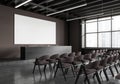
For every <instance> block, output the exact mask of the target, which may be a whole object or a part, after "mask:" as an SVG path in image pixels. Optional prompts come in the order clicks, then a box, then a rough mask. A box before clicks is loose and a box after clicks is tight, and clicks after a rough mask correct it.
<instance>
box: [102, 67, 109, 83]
mask: <svg viewBox="0 0 120 84" xmlns="http://www.w3.org/2000/svg"><path fill="white" fill-rule="evenodd" d="M103 72H104V74H105V77H106V80H107V81H109V78H108V75H107V72H106V69H103Z"/></svg>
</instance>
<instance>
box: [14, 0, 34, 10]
mask: <svg viewBox="0 0 120 84" xmlns="http://www.w3.org/2000/svg"><path fill="white" fill-rule="evenodd" d="M30 1H32V0H27V1H25V2H23V3H21V4H19V5H17V6H15V8H19V7H20V6H22V5H24V4H26V3H28V2H30Z"/></svg>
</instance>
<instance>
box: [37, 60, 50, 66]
mask: <svg viewBox="0 0 120 84" xmlns="http://www.w3.org/2000/svg"><path fill="white" fill-rule="evenodd" d="M48 63H49V62H48V61H45V60H44V61H38V62H35V64H36V65H45V64H48Z"/></svg>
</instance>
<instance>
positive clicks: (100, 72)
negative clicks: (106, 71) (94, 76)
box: [99, 71, 103, 81]
mask: <svg viewBox="0 0 120 84" xmlns="http://www.w3.org/2000/svg"><path fill="white" fill-rule="evenodd" d="M101 73H102V71H100V73H99V74H100V78H101V80H102V81H103V78H102V75H101Z"/></svg>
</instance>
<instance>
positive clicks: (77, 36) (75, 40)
mask: <svg viewBox="0 0 120 84" xmlns="http://www.w3.org/2000/svg"><path fill="white" fill-rule="evenodd" d="M80 24H81V22H80V20H75V21H70V22H68V29H69V35H68V36H69V37H68V38H69V44H70V45H71V46H72V51H79V50H81V25H80Z"/></svg>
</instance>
